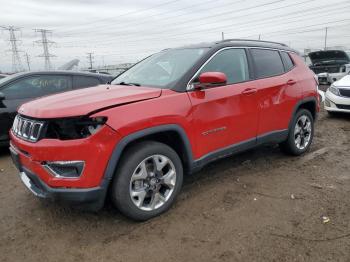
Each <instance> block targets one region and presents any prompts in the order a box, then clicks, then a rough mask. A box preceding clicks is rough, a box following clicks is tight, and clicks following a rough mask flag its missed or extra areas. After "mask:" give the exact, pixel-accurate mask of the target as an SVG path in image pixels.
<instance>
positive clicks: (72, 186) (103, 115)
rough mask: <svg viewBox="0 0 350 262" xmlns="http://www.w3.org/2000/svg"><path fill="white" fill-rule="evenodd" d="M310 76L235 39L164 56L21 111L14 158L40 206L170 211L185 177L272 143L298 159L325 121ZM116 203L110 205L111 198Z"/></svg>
mask: <svg viewBox="0 0 350 262" xmlns="http://www.w3.org/2000/svg"><path fill="white" fill-rule="evenodd" d="M317 89H318V86H317V82H316V80H315V78H314V74H313V72H312V71H311V70H310V69H309V68H308V67H307V66H306V65H305V64H304V62H303V60H302V59H301V57H300V56H299V55H298V54H297V52H296V51H294V50H292V49H290V48H289V47H287V46H285V45H283V44H279V43H273V42H264V41H248V40H226V41H221V42H216V43H207V44H199V45H193V46H187V47H182V48H175V49H167V50H164V51H162V52H159V53H157V54H154V55H152V56H149V57H147V58H146V59H144V60H142V61H141V62H139V63H138V64H136V65H135V66H133V67H132V68H130V69H129V70H127V71H126V72H124V73H123V74H121V75H119V76H118V77H117V78H115V79H114V80H113V81H112V83H111V84H109V85H100V86H97V87H93V88H88V89H83V90H76V91H71V92H66V93H61V94H58V95H52V96H48V97H45V98H41V99H37V100H35V101H32V102H29V103H27V104H24V105H23V106H21V107H20V108H19V110H18V115H17V117H16V119H15V121H14V124H13V127H12V129H11V131H10V136H11V146H10V150H11V155H12V158H13V162H14V163H15V165H16V166H17V168H18V169H19V171H20V178H21V179H22V181H23V183H24V184H25V185H26V186H27V187H28V188H29V189H30V190H31V191H32V192H33V193H34V194H35V195H36V196H38V197H42V198H51V199H55V200H58V201H62V202H69V203H70V204H73V205H77V206H84V207H85V208H89V209H93V210H97V209H99V208H101V207H102V206H103V204H104V201H105V199H106V196H107V195H109V196H110V197H111V199H112V202H113V203H114V205H115V206H116V207H117V208H118V209H119V210H120V211H121V212H122V213H123V214H124V215H126V216H128V217H129V218H132V219H135V220H146V219H149V218H151V217H154V216H156V215H159V214H160V213H162V212H164V211H166V210H167V209H169V207H170V206H171V204H172V203H173V202H174V200H175V197H176V196H177V195H178V194H179V192H180V189H181V185H182V180H183V175H184V174H190V173H193V172H194V171H197V170H199V169H200V168H202V167H203V166H204V165H206V164H207V163H209V162H211V161H213V160H216V159H218V158H221V157H225V156H228V155H231V154H233V153H237V152H241V151H243V150H247V149H250V148H253V147H256V146H259V145H261V144H263V143H271V142H272V143H279V144H280V146H281V148H282V149H283V151H285V152H288V153H290V154H293V155H300V154H303V153H304V152H305V151H307V150H308V149H309V147H310V145H311V142H312V138H313V134H314V120H315V118H316V115H317V112H318V111H319V96H318V90H317ZM107 193H108V194H107Z"/></svg>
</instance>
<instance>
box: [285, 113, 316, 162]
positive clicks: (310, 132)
mask: <svg viewBox="0 0 350 262" xmlns="http://www.w3.org/2000/svg"><path fill="white" fill-rule="evenodd" d="M303 120H305V125H307V127H306V126H304V127H303V128H302V130H300V131H299V135H298V130H297V129H298V128H299V129H301V127H302V126H303V124H304V123H303ZM297 125H298V127H297ZM313 137H314V119H313V117H312V114H311V112H310V111H309V110H306V109H300V110H299V111H298V112H297V113H296V114H295V116H294V118H293V121H292V124H291V126H290V129H289V132H288V138H287V140H286V141H284V142H282V143H281V144H280V148H281V150H282V151H283V152H285V153H287V154H290V155H294V156H300V155H302V154H304V153H305V152H307V151H308V150H309V148H310V145H311V144H312V140H313ZM299 139H300V140H299ZM303 139H304V140H303ZM299 141H300V143H298V142H299ZM303 141H304V144H303Z"/></svg>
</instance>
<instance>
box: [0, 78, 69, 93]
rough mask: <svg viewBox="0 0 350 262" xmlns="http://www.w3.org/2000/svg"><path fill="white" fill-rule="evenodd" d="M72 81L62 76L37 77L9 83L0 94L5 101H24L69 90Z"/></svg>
mask: <svg viewBox="0 0 350 262" xmlns="http://www.w3.org/2000/svg"><path fill="white" fill-rule="evenodd" d="M71 88H72V79H71V77H70V76H63V75H41V76H40V75H38V76H31V77H27V78H24V79H20V80H18V81H15V82H14V83H10V84H9V85H7V86H6V87H5V88H4V89H2V90H1V92H2V93H3V94H4V95H5V97H6V99H26V98H35V97H40V96H44V95H49V94H54V93H59V92H64V91H67V90H71Z"/></svg>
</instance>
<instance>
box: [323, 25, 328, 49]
mask: <svg viewBox="0 0 350 262" xmlns="http://www.w3.org/2000/svg"><path fill="white" fill-rule="evenodd" d="M327 37H328V27H326V34H325V36H324V50H327Z"/></svg>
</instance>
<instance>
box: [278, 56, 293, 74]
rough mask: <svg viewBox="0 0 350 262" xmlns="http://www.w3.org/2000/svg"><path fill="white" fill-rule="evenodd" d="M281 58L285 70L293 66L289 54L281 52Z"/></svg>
mask: <svg viewBox="0 0 350 262" xmlns="http://www.w3.org/2000/svg"><path fill="white" fill-rule="evenodd" d="M281 56H282V60H283V63H284V67H285V69H286V71H289V70H291V69H292V68H293V67H294V63H293V61H292V59H291V58H290V56H289V54H288V53H286V52H281Z"/></svg>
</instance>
